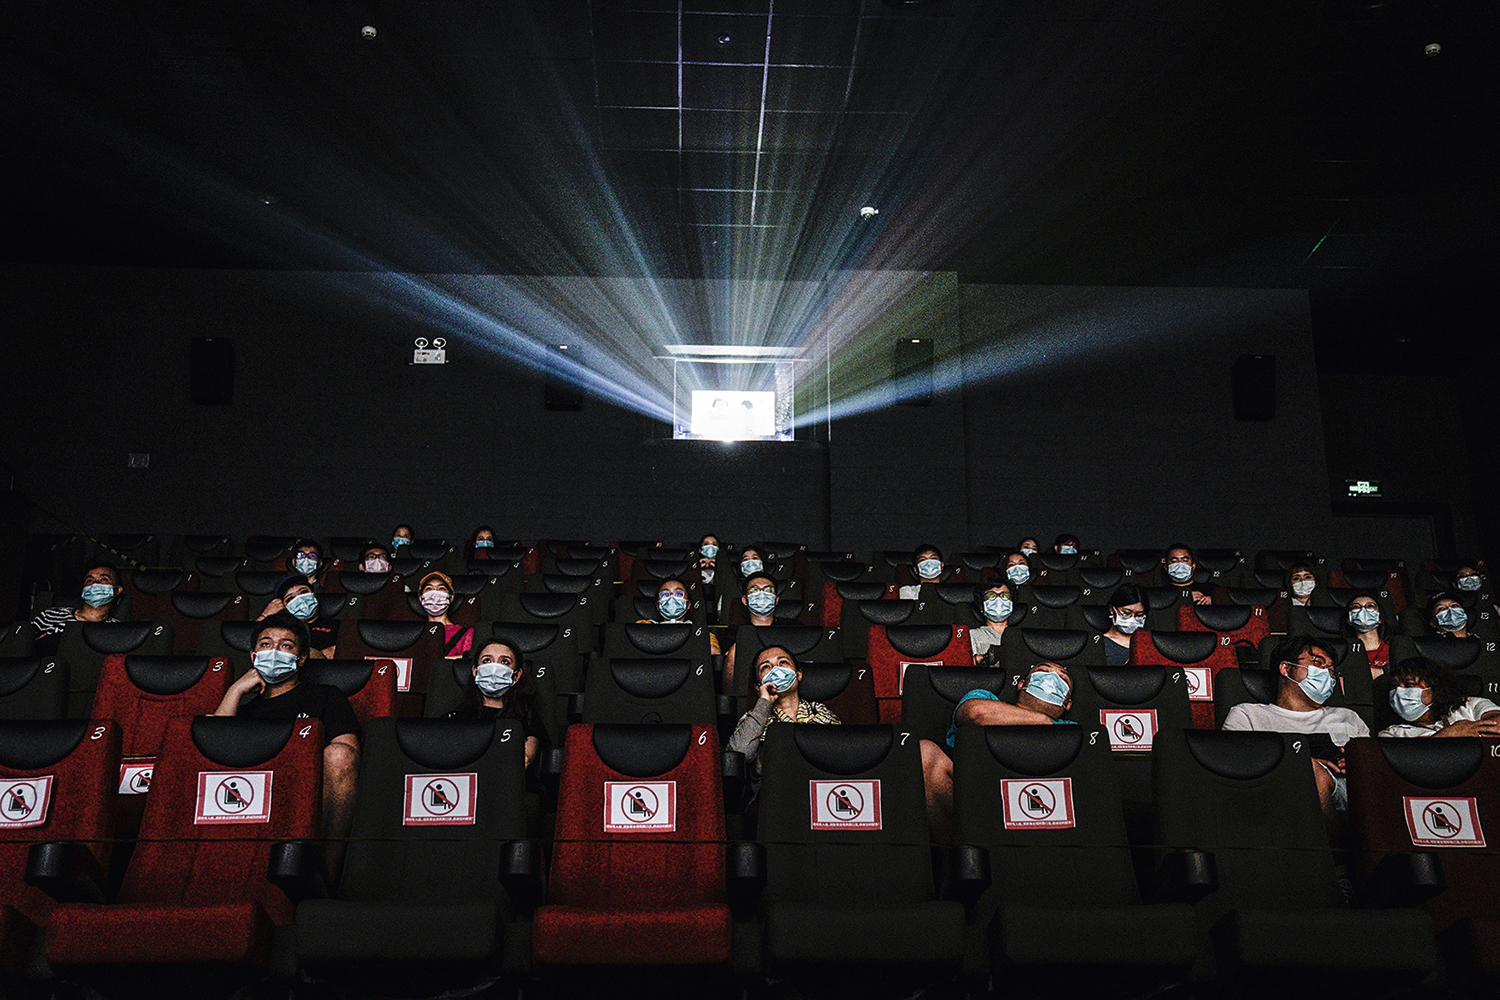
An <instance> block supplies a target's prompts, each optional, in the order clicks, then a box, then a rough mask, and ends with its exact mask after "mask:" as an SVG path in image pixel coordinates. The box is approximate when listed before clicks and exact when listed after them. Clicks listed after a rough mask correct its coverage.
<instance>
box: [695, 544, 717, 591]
mask: <svg viewBox="0 0 1500 1000" xmlns="http://www.w3.org/2000/svg"><path fill="white" fill-rule="evenodd" d="M718 565H719V536H718V535H715V534H712V533H710V534H707V535H704V536H703V537H702V538H700V539H699V540H698V578H699V579H700V580H702V581H703V585H704V586H705V587H706V586H710V585H711V584H712V583H713V582H714V572H715V571H716V570H717V569H718Z"/></svg>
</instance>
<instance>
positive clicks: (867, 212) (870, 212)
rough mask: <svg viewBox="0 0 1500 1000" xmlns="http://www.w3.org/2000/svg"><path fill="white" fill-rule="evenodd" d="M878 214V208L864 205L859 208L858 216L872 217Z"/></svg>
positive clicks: (863, 217)
mask: <svg viewBox="0 0 1500 1000" xmlns="http://www.w3.org/2000/svg"><path fill="white" fill-rule="evenodd" d="M879 214H880V209H878V208H876V207H875V206H874V205H866V206H865V207H864V208H862V209H860V210H859V217H860V218H861V219H873V218H875V216H877V215H879Z"/></svg>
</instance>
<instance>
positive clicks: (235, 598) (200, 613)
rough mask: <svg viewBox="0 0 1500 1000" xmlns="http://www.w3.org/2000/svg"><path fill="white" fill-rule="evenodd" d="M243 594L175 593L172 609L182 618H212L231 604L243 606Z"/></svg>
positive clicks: (200, 591) (198, 591)
mask: <svg viewBox="0 0 1500 1000" xmlns="http://www.w3.org/2000/svg"><path fill="white" fill-rule="evenodd" d="M244 601H245V595H243V594H215V593H213V592H211V591H202V590H197V591H175V592H173V594H172V607H173V609H175V610H176V612H177V613H178V614H179V615H182V616H183V617H184V618H212V617H214V616H215V615H221V614H223V613H224V610H225V609H226V608H228V607H229V606H230V605H231V604H243V603H244Z"/></svg>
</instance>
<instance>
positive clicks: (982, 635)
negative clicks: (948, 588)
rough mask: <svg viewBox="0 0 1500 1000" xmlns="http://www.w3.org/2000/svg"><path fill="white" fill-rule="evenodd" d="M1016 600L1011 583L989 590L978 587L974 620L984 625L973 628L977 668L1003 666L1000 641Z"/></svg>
mask: <svg viewBox="0 0 1500 1000" xmlns="http://www.w3.org/2000/svg"><path fill="white" fill-rule="evenodd" d="M1015 609H1016V605H1015V601H1014V600H1012V598H1011V596H1010V584H1008V583H992V584H990V585H989V586H988V587H975V588H974V617H976V618H978V619H979V620H980V621H981V622H983V623H984V624H983V625H976V626H975V627H974V628H971V629H969V652H971V653H973V654H974V666H976V667H998V666H999V665H1000V640H1001V639H1003V638H1004V637H1005V630H1006V628H1007V627H1008V625H1007V623H1008V621H1009V619H1010V616H1011V612H1013V611H1015Z"/></svg>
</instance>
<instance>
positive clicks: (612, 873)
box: [0, 718, 1500, 995]
mask: <svg viewBox="0 0 1500 1000" xmlns="http://www.w3.org/2000/svg"><path fill="white" fill-rule="evenodd" d="M523 735H524V734H523V733H522V732H521V731H520V730H519V728H518V726H517V724H515V723H513V722H505V721H500V722H496V723H468V722H456V721H452V720H423V719H389V718H387V719H377V720H374V721H373V722H372V724H371V726H370V730H369V733H368V741H367V746H366V750H365V753H364V759H363V762H362V766H361V773H360V787H359V795H358V803H357V807H356V817H355V822H354V829H353V833H352V836H351V838H350V840H349V843H348V850H347V858H346V863H345V866H344V870H343V875H342V878H341V880H339V882H338V883H337V884H336V885H333V884H331V883H330V880H329V879H328V878H327V874H326V871H325V870H324V869H323V868H322V866H321V864H320V858H319V853H318V850H317V848H316V846H315V845H314V843H313V842H314V841H316V839H317V838H318V836H319V833H320V831H319V827H318V823H319V812H320V801H321V797H320V793H319V782H320V771H319V768H320V761H321V755H320V752H319V747H320V745H321V741H320V738H319V732H318V727H317V724H316V723H315V722H314V723H270V722H256V721H252V720H242V719H214V718H196V719H193V718H177V719H174V720H172V721H171V722H170V723H169V724H168V725H167V727H166V731H165V735H164V738H163V742H162V747H161V754H160V757H159V760H158V762H157V765H156V773H155V779H154V781H153V787H152V789H151V792H150V794H149V796H148V797H147V804H146V809H145V812H144V817H143V819H142V821H141V824H140V830H139V838H138V839H137V840H136V841H134V842H121V841H116V839H115V838H114V808H113V805H114V801H115V799H114V795H113V792H114V788H115V785H116V782H117V780H118V774H119V768H120V763H121V743H120V733H119V729H118V727H117V726H115V725H114V724H113V723H111V722H109V721H89V722H85V721H77V722H58V723H47V724H34V725H19V724H15V723H4V724H0V825H3V827H4V828H5V832H6V836H5V838H4V839H3V840H0V934H3V941H0V961H3V963H4V971H5V973H6V974H7V975H10V976H26V975H33V976H45V975H48V974H51V973H54V972H55V973H57V974H60V975H63V976H64V977H66V978H68V979H71V980H75V981H81V982H84V983H93V984H95V985H98V984H100V983H102V982H108V983H110V984H111V985H113V984H117V983H119V982H121V981H123V980H127V979H128V978H129V977H130V976H131V974H132V972H133V971H138V970H146V969H151V968H153V967H156V966H159V965H161V964H192V965H193V966H194V967H203V968H207V969H214V968H221V969H222V968H236V969H246V968H248V969H252V970H255V974H256V975H265V976H279V977H282V978H290V977H292V976H294V975H296V974H297V972H298V970H299V968H300V969H301V970H303V971H304V972H305V973H307V974H310V975H314V976H317V975H335V976H338V977H341V978H342V979H343V980H344V981H346V982H351V983H360V982H363V983H369V982H371V981H376V982H378V983H379V985H380V986H382V987H383V988H384V989H386V990H390V989H392V988H394V987H396V986H397V984H399V983H403V982H405V983H406V984H407V985H420V986H422V987H425V988H426V990H427V995H431V994H433V993H437V992H441V991H442V990H443V989H445V988H450V987H456V986H458V985H460V984H462V983H463V982H465V981H466V980H471V979H473V978H479V977H484V976H491V977H493V976H496V975H509V976H524V975H525V974H526V973H527V972H528V971H529V970H537V969H548V968H558V967H570V966H615V967H621V968H622V973H621V974H624V973H623V969H624V968H635V969H637V970H640V969H641V967H643V966H644V967H653V966H699V967H707V968H710V969H718V970H721V971H723V972H725V973H729V972H734V973H738V974H741V975H747V976H753V975H763V974H771V975H778V976H798V975H806V974H808V972H807V968H808V963H812V967H813V968H814V969H820V968H822V969H826V968H836V969H838V970H839V973H840V975H842V976H844V977H847V979H846V980H845V981H846V982H853V981H857V978H858V976H859V975H861V974H866V975H868V974H871V973H874V974H877V975H880V976H882V977H890V976H892V975H897V974H899V973H900V972H902V971H903V970H906V969H908V968H911V967H916V968H917V969H919V970H922V972H923V974H927V975H930V974H931V973H932V972H933V971H940V972H947V973H958V974H961V975H962V976H963V977H964V978H965V980H966V981H968V982H971V983H980V984H982V983H984V982H985V981H986V979H987V978H988V977H989V976H991V975H994V976H997V977H1004V979H1005V981H1006V982H1007V984H1008V986H1009V987H1012V988H1024V987H1025V986H1026V985H1027V984H1028V983H1030V984H1034V985H1038V986H1040V985H1044V984H1048V983H1051V984H1052V985H1053V986H1054V987H1055V985H1056V977H1058V976H1059V975H1064V976H1066V977H1067V982H1068V987H1069V990H1070V991H1071V992H1075V993H1076V992H1080V991H1083V990H1090V991H1093V990H1099V991H1103V990H1108V991H1110V992H1112V993H1114V992H1121V991H1125V992H1136V991H1149V990H1151V989H1160V988H1165V987H1167V986H1169V985H1171V984H1173V983H1187V982H1195V983H1198V984H1200V985H1201V984H1208V983H1217V984H1221V985H1229V984H1236V985H1239V986H1241V987H1254V988H1255V990H1257V991H1259V990H1273V989H1274V990H1278V991H1279V992H1282V993H1284V992H1286V991H1287V990H1288V989H1289V988H1290V989H1292V990H1293V992H1295V987H1297V986H1300V985H1305V983H1303V982H1302V981H1300V980H1298V981H1296V982H1294V983H1292V984H1290V985H1289V984H1287V983H1286V982H1285V977H1286V976H1288V975H1289V974H1296V975H1299V976H1303V975H1310V976H1315V977H1316V976H1328V977H1331V979H1330V980H1329V981H1330V982H1332V983H1334V984H1336V985H1337V987H1338V988H1337V989H1334V990H1332V991H1331V992H1333V993H1335V994H1343V993H1345V992H1351V993H1353V994H1354V995H1378V993H1373V992H1372V993H1361V992H1360V991H1366V990H1370V991H1374V990H1377V989H1378V990H1389V989H1390V988H1392V987H1401V986H1416V985H1418V984H1423V983H1426V984H1429V985H1430V984H1432V983H1433V982H1435V981H1437V979H1436V977H1447V978H1448V980H1449V981H1450V982H1463V981H1465V978H1466V977H1469V976H1473V975H1481V974H1485V973H1488V974H1491V975H1492V974H1493V973H1494V971H1495V970H1496V968H1497V965H1496V963H1497V962H1500V947H1497V945H1500V922H1497V917H1500V906H1497V902H1496V896H1495V894H1494V892H1493V886H1494V885H1495V884H1496V880H1497V879H1500V859H1497V857H1496V855H1495V853H1494V852H1493V851H1492V850H1486V849H1484V845H1485V843H1486V837H1487V836H1488V834H1487V833H1486V831H1487V830H1489V831H1494V830H1495V829H1496V827H1495V824H1496V823H1500V761H1497V760H1496V753H1495V751H1496V749H1497V744H1493V743H1490V744H1485V743H1481V742H1480V741H1478V740H1471V739H1453V740H1382V741H1376V740H1373V739H1357V740H1354V741H1353V742H1352V743H1351V744H1350V746H1349V748H1348V773H1349V782H1350V789H1351V791H1350V802H1351V820H1352V823H1351V826H1352V829H1353V831H1354V842H1353V843H1354V846H1353V850H1352V852H1351V855H1350V860H1351V863H1350V871H1351V875H1352V876H1353V890H1354V895H1355V903H1356V905H1349V903H1348V901H1347V900H1346V899H1345V897H1344V895H1343V894H1342V893H1341V891H1340V887H1339V884H1338V883H1337V881H1336V873H1335V867H1334V859H1333V857H1332V855H1331V853H1330V851H1329V850H1328V848H1327V841H1326V838H1325V833H1324V829H1323V824H1322V819H1321V814H1320V812H1319V807H1318V804H1317V796H1316V792H1315V789H1314V785H1313V778H1312V768H1311V767H1310V766H1309V761H1308V757H1309V753H1310V748H1309V747H1308V746H1307V745H1306V743H1305V742H1304V741H1302V740H1301V739H1300V738H1296V737H1291V736H1281V735H1277V734H1268V733H1222V732H1197V731H1193V730H1184V729H1178V728H1170V729H1162V730H1161V731H1159V732H1158V733H1157V734H1156V747H1155V753H1154V755H1153V758H1152V772H1151V783H1152V784H1153V785H1154V787H1155V789H1156V794H1155V796H1154V799H1153V803H1152V810H1151V815H1150V826H1151V834H1150V840H1149V841H1148V843H1149V844H1150V845H1151V846H1150V847H1149V848H1146V849H1135V850H1134V851H1133V850H1132V843H1131V841H1130V839H1129V838H1128V836H1127V832H1126V819H1127V817H1126V812H1125V810H1124V808H1123V806H1122V801H1121V798H1120V796H1119V794H1118V791H1117V785H1116V781H1115V776H1114V770H1113V767H1112V757H1113V751H1112V750H1111V749H1110V746H1111V743H1110V738H1109V736H1108V734H1107V733H1106V732H1105V731H1103V730H1102V729H1101V728H1100V727H1097V726H1093V725H1080V726H1054V727H992V728H968V729H965V730H963V731H961V732H960V735H959V739H958V742H957V746H956V749H955V752H954V757H955V764H954V775H955V790H954V797H955V808H956V817H957V827H956V842H957V844H958V845H959V846H957V847H956V848H954V849H953V850H952V851H951V852H949V853H948V854H947V855H946V856H945V857H944V858H942V859H941V862H940V863H939V864H937V865H936V866H935V864H934V853H933V852H932V850H931V849H930V848H931V845H930V842H929V838H928V833H927V818H926V811H925V802H924V793H923V785H922V772H921V762H920V758H919V753H918V748H917V744H916V742H915V741H914V740H910V739H908V738H907V734H906V733H904V732H903V731H901V730H900V729H899V728H897V727H892V726H885V725H874V726H837V727H836V726H806V725H803V726H794V725H788V724H780V725H776V726H773V727H771V729H770V730H769V732H768V733H767V737H766V741H765V744H764V747H763V750H762V763H763V779H762V782H761V784H760V790H759V797H758V799H757V805H758V815H757V816H756V821H755V834H754V836H753V838H751V839H747V840H741V841H731V840H730V839H729V838H728V837H727V836H726V822H727V818H726V806H725V803H726V801H728V802H729V803H731V806H730V811H731V812H732V811H733V810H734V808H735V806H734V803H736V802H737V801H738V796H737V795H736V794H735V787H736V785H735V778H736V777H737V776H738V775H739V774H740V773H741V772H742V768H743V759H742V758H740V757H739V755H737V754H724V753H721V751H720V747H719V743H718V739H717V737H716V734H715V733H714V731H713V730H712V729H711V728H709V727H703V726H680V725H659V726H610V725H589V724H579V725H574V726H572V727H570V728H569V729H568V731H567V736H566V741H565V745H564V748H563V752H562V754H561V761H560V766H559V767H557V768H556V771H557V772H558V773H559V774H560V781H559V782H558V784H557V785H556V789H555V800H551V799H550V796H551V794H552V793H551V792H550V791H549V792H548V793H547V794H548V797H549V805H548V807H549V808H550V807H551V805H552V802H553V801H555V809H556V825H555V837H554V838H553V839H552V841H551V843H550V845H549V844H547V843H546V842H545V841H543V840H540V839H539V838H538V832H539V831H538V827H537V824H536V822H535V820H534V816H535V815H536V811H535V809H534V808H532V807H529V806H528V804H527V798H528V792H527V791H526V779H525V776H524V772H523V766H524V765H523V756H522V754H523V751H522V747H523V744H524V740H523V739H522V738H521V737H522V736H523ZM725 775H728V776H729V777H728V778H726V777H725ZM127 850H128V851H130V852H131V853H130V857H129V860H128V863H127V864H126V865H125V866H124V874H123V878H122V879H119V880H117V881H116V880H111V879H110V878H109V877H108V876H107V874H106V873H107V872H108V871H109V869H110V862H111V854H112V852H120V851H127ZM38 929H42V930H44V931H45V933H42V934H39V933H38ZM1325 995H1326V994H1325Z"/></svg>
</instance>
